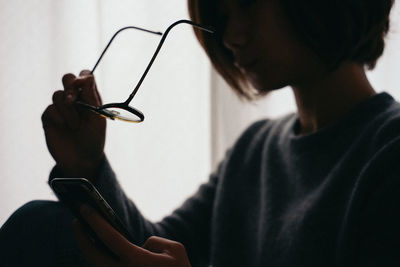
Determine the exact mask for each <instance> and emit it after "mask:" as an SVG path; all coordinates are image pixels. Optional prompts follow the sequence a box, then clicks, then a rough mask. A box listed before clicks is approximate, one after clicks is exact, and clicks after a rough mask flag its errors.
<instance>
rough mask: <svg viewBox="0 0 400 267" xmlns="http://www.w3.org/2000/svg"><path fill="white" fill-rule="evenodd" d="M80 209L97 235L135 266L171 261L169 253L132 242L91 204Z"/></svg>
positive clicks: (154, 264) (159, 264) (124, 259)
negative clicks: (150, 249) (155, 250)
mask: <svg viewBox="0 0 400 267" xmlns="http://www.w3.org/2000/svg"><path fill="white" fill-rule="evenodd" d="M80 211H81V215H82V217H83V218H84V220H85V221H86V222H87V223H88V224H89V225H90V227H91V228H92V229H93V231H94V232H95V233H96V235H97V236H98V237H99V238H100V239H101V240H102V241H103V243H104V244H105V245H106V246H107V247H108V248H109V249H110V250H111V251H112V252H113V253H114V254H115V255H117V257H118V258H120V259H121V260H122V261H125V262H129V263H131V264H132V265H134V266H166V265H165V263H169V262H171V259H172V257H171V256H169V255H165V254H157V253H152V252H151V251H149V250H146V249H144V248H141V247H139V246H136V245H134V244H132V243H130V242H129V241H128V240H127V239H126V238H125V237H123V236H122V235H121V234H120V233H119V232H118V231H117V230H115V229H114V228H113V227H112V226H111V225H110V224H109V223H108V222H106V221H105V220H104V219H103V218H102V217H101V216H100V215H99V214H98V213H97V212H96V211H95V210H94V209H93V208H91V207H90V206H88V205H85V204H84V205H82V207H81V209H80Z"/></svg>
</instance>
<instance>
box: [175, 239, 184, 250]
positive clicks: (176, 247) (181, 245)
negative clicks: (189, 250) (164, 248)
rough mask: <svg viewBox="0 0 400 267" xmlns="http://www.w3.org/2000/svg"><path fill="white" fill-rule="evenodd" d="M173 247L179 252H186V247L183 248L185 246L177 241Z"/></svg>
mask: <svg viewBox="0 0 400 267" xmlns="http://www.w3.org/2000/svg"><path fill="white" fill-rule="evenodd" d="M172 246H173V247H174V248H175V249H176V250H178V251H184V250H185V247H184V246H183V244H182V243H179V242H176V241H174V242H172Z"/></svg>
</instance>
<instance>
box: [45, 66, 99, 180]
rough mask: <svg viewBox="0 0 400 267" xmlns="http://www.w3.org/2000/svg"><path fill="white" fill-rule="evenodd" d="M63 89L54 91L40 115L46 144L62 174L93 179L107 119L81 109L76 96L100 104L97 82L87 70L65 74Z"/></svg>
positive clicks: (96, 104)
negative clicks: (51, 102) (77, 73)
mask: <svg viewBox="0 0 400 267" xmlns="http://www.w3.org/2000/svg"><path fill="white" fill-rule="evenodd" d="M62 83H63V86H64V90H60V91H56V92H55V93H54V94H53V104H51V105H49V106H48V107H47V109H46V110H45V111H44V113H43V115H42V123H43V129H44V133H45V137H46V143H47V147H48V149H49V151H50V154H51V155H52V156H53V158H54V160H55V161H56V163H57V167H58V168H59V169H60V170H61V172H62V173H63V175H64V176H65V177H85V178H88V179H89V180H91V181H92V182H93V179H94V176H95V172H96V170H97V168H98V165H99V163H100V162H101V160H102V159H103V157H104V143H105V130H106V120H105V118H102V117H100V116H98V115H97V114H95V113H93V112H91V111H89V110H86V109H82V108H80V107H79V106H77V105H76V104H75V102H76V101H77V100H79V101H82V102H85V103H87V104H90V105H93V106H100V105H101V103H102V102H101V98H100V95H99V93H98V91H97V87H96V82H95V79H94V77H93V75H91V74H90V71H88V70H84V71H81V73H80V75H79V77H76V76H75V75H73V74H66V75H64V77H63V78H62Z"/></svg>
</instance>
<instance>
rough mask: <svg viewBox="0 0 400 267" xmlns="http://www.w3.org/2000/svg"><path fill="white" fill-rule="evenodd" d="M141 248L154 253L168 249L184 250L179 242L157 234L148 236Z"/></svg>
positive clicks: (174, 250)
mask: <svg viewBox="0 0 400 267" xmlns="http://www.w3.org/2000/svg"><path fill="white" fill-rule="evenodd" d="M143 248H145V249H147V250H150V251H151V252H155V253H165V252H170V251H173V252H186V251H185V247H184V246H183V245H182V244H181V243H179V242H176V241H173V240H169V239H165V238H162V237H159V236H151V237H149V239H147V241H146V242H145V244H144V245H143Z"/></svg>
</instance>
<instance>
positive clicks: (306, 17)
mask: <svg viewBox="0 0 400 267" xmlns="http://www.w3.org/2000/svg"><path fill="white" fill-rule="evenodd" d="M260 1H264V0H260ZM218 2H219V1H218V0H188V7H189V14H190V17H191V19H192V20H194V21H195V22H197V23H201V24H204V25H208V26H213V27H215V29H216V34H214V35H210V34H207V33H204V32H201V31H199V30H195V34H196V37H197V39H198V40H199V42H200V44H201V45H202V46H203V48H204V49H205V51H206V53H207V54H208V56H209V58H210V60H211V62H212V64H213V66H214V68H215V69H216V70H217V71H218V72H219V73H220V74H221V75H222V77H223V78H224V79H225V81H226V82H227V83H228V84H229V85H230V86H231V87H232V88H233V89H234V91H235V92H236V93H237V94H238V95H239V96H241V97H244V98H246V99H252V98H254V97H256V96H257V95H262V94H263V92H258V91H254V90H251V89H249V88H250V87H249V86H248V83H247V81H246V77H245V76H244V75H243V74H242V73H241V72H240V70H239V69H238V68H237V67H236V66H235V65H234V58H233V55H232V53H231V52H230V51H229V50H228V49H227V48H226V47H224V45H223V40H222V38H223V36H222V34H221V32H223V27H224V24H225V22H224V18H223V16H222V14H219V11H218V10H219V8H218V4H219V3H218ZM393 3H394V0H330V1H321V0H306V1H299V0H280V5H281V7H282V9H283V11H284V12H285V13H286V15H287V17H288V19H289V22H290V23H291V25H292V27H293V29H294V31H295V33H296V34H297V38H298V39H299V40H300V41H302V42H304V43H305V44H306V45H307V46H308V47H310V48H311V49H312V51H314V53H315V54H316V55H317V56H318V57H319V58H320V59H321V61H322V62H323V63H324V64H325V65H326V67H327V69H328V70H330V71H333V70H335V69H336V68H338V67H339V66H340V65H341V64H342V63H344V62H355V63H359V64H361V65H364V66H366V67H367V68H368V69H373V68H374V67H375V65H376V62H377V60H378V58H379V57H380V56H381V55H382V53H383V50H384V46H385V41H384V38H385V36H386V34H387V33H388V31H389V22H390V20H389V16H390V10H391V8H392V6H393Z"/></svg>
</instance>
